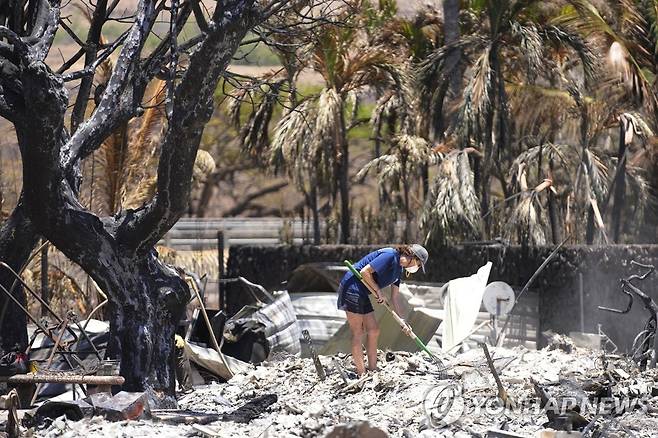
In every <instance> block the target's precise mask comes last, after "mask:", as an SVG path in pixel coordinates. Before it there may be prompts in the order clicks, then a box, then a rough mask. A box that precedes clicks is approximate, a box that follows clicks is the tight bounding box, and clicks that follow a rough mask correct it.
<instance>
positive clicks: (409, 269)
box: [404, 265, 420, 274]
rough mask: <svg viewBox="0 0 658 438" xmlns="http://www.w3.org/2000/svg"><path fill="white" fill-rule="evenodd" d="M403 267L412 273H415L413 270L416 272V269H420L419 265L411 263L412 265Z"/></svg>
mask: <svg viewBox="0 0 658 438" xmlns="http://www.w3.org/2000/svg"><path fill="white" fill-rule="evenodd" d="M404 269H405V270H406V271H407V272H408V273H410V274H413V273H415V272H418V269H420V267H419V266H418V265H413V266H409V267H408V268H404Z"/></svg>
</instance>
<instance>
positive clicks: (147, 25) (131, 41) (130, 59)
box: [65, 0, 156, 168]
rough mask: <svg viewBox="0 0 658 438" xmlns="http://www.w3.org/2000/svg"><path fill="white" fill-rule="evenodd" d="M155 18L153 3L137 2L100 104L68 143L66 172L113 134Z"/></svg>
mask: <svg viewBox="0 0 658 438" xmlns="http://www.w3.org/2000/svg"><path fill="white" fill-rule="evenodd" d="M155 15H156V14H155V1H154V0H140V2H139V5H138V12H137V18H136V19H135V23H134V24H133V26H132V27H131V29H130V32H129V33H128V36H127V37H126V38H125V42H124V45H123V48H122V49H121V53H120V54H119V59H118V60H117V62H116V65H115V67H114V70H113V73H112V76H111V77H110V80H109V81H108V83H107V86H106V88H105V91H104V92H103V95H102V97H101V99H100V102H99V103H98V105H97V106H96V109H95V110H94V113H93V114H92V115H91V117H90V118H89V119H88V120H86V121H85V122H84V123H83V124H82V125H80V127H79V128H78V130H77V131H76V132H75V133H74V134H73V136H72V137H71V139H70V143H71V150H70V154H71V155H70V156H69V157H65V165H66V167H67V168H70V167H71V166H72V165H73V163H74V162H75V161H77V160H79V159H80V158H82V157H83V156H85V154H87V153H89V151H90V150H94V149H95V148H97V147H98V145H99V144H100V143H101V141H102V140H103V139H104V138H105V137H107V135H109V133H110V132H112V130H111V128H113V125H114V124H113V123H112V121H113V120H116V119H117V118H118V117H119V116H120V115H121V114H120V113H121V111H117V108H120V105H121V99H122V97H124V91H125V89H126V86H127V85H128V83H129V81H130V78H131V75H132V73H133V70H134V68H135V65H138V63H139V53H140V52H141V50H142V47H143V46H144V42H145V41H146V38H147V37H148V35H149V33H150V31H151V27H152V26H153V21H154V20H155ZM132 103H133V104H134V103H135V102H132ZM124 111H128V112H130V109H124Z"/></svg>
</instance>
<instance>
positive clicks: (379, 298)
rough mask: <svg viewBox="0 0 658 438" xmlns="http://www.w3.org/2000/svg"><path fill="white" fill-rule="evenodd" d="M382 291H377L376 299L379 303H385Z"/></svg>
mask: <svg viewBox="0 0 658 438" xmlns="http://www.w3.org/2000/svg"><path fill="white" fill-rule="evenodd" d="M381 292H382V291H377V293H376V294H375V299H376V300H377V302H378V303H379V304H384V297H383V296H382V294H381Z"/></svg>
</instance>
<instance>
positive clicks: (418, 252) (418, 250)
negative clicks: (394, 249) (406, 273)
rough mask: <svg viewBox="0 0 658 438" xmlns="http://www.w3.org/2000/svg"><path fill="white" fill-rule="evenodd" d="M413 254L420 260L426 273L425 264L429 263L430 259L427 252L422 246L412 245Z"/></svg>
mask: <svg viewBox="0 0 658 438" xmlns="http://www.w3.org/2000/svg"><path fill="white" fill-rule="evenodd" d="M411 252H413V253H414V255H415V256H416V257H417V258H418V260H420V267H421V268H422V269H423V273H425V263H427V259H429V258H430V256H429V254H427V250H426V249H425V247H423V246H422V245H419V244H417V243H414V244H413V245H411Z"/></svg>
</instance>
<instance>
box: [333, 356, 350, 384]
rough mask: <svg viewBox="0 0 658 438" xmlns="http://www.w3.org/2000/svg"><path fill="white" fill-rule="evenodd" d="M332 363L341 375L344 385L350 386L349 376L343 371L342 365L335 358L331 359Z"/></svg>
mask: <svg viewBox="0 0 658 438" xmlns="http://www.w3.org/2000/svg"><path fill="white" fill-rule="evenodd" d="M331 363H332V365H333V366H334V368H336V371H338V374H339V375H340V378H341V379H343V383H344V384H345V385H347V384H348V383H347V374H345V370H343V367H342V366H340V364H339V363H338V361H337V360H336V358H335V357H332V358H331Z"/></svg>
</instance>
